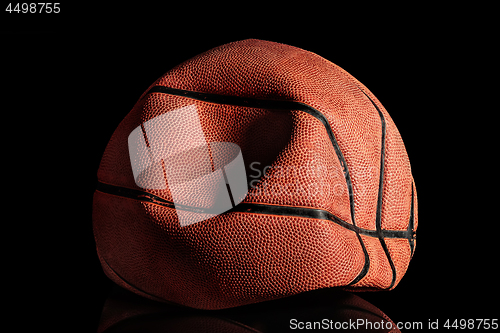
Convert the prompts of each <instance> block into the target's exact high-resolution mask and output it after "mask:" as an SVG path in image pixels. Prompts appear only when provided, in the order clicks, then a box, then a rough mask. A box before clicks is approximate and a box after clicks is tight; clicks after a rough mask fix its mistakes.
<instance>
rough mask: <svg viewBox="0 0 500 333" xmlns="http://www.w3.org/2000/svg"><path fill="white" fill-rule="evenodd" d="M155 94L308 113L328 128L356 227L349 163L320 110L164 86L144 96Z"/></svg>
mask: <svg viewBox="0 0 500 333" xmlns="http://www.w3.org/2000/svg"><path fill="white" fill-rule="evenodd" d="M155 92H156V93H164V94H169V95H175V96H183V97H186V98H191V99H196V100H199V101H204V102H208V103H217V104H227V105H235V106H244V107H254V108H265V109H291V110H299V111H303V112H306V113H308V114H310V115H312V116H313V117H315V118H316V119H318V120H319V121H321V123H322V124H323V126H324V127H325V128H326V131H327V133H328V136H329V138H330V141H331V142H332V144H333V149H334V150H335V153H336V154H337V157H338V159H339V162H340V166H341V167H342V171H343V173H344V177H345V179H346V182H347V187H348V190H349V201H350V207H351V218H352V223H353V224H354V225H356V221H355V218H354V195H353V187H352V181H351V176H350V174H349V169H348V168H347V163H346V161H345V158H344V155H343V154H342V151H341V150H340V147H339V144H338V142H337V139H336V138H335V136H334V135H333V130H332V128H331V126H330V123H329V122H328V119H326V117H325V116H324V115H323V114H322V113H321V112H319V111H318V110H316V109H315V108H313V107H312V106H309V105H307V104H304V103H301V102H296V101H282V100H271V99H256V98H246V97H239V96H228V95H217V94H208V93H199V92H195V91H188V90H181V89H174V88H169V87H164V86H154V87H152V88H151V89H150V90H149V91H148V92H147V93H146V94H145V95H144V97H146V96H147V95H148V94H150V93H155Z"/></svg>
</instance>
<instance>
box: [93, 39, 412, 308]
mask: <svg viewBox="0 0 500 333" xmlns="http://www.w3.org/2000/svg"><path fill="white" fill-rule="evenodd" d="M117 98H119V96H117ZM97 178H98V183H97V188H96V191H95V193H94V197H93V231H94V237H95V241H96V247H97V254H98V256H99V260H100V262H101V265H102V268H103V270H104V272H105V274H106V275H107V276H108V277H109V278H110V279H111V280H112V281H114V282H115V283H116V284H118V285H119V286H120V287H122V288H125V289H127V290H129V291H132V292H134V293H136V294H138V295H141V296H143V297H146V298H149V299H153V300H158V301H163V302H170V303H175V304H179V305H183V306H188V307H192V308H197V309H224V308H231V307H236V306H241V305H245V304H252V303H258V302H263V301H268V300H274V299H279V298H283V297H288V296H292V295H296V294H300V293H303V292H306V291H311V290H316V289H322V288H329V287H340V288H343V289H346V290H349V291H376V290H391V289H393V288H395V287H396V286H397V285H398V283H399V282H400V281H401V279H402V278H403V276H404V275H405V273H406V271H407V268H408V265H409V263H410V261H411V258H412V257H413V254H414V252H415V246H416V240H415V234H416V229H417V226H418V215H417V192H416V187H415V184H414V181H413V177H412V172H411V166H410V162H409V159H408V155H407V153H406V149H405V146H404V143H403V140H402V138H401V135H400V133H399V132H398V129H397V128H396V125H395V124H394V122H393V120H392V119H391V117H390V115H389V113H388V112H387V110H386V109H385V108H384V106H383V105H382V104H381V103H380V101H379V100H378V99H377V98H376V97H375V96H374V95H373V94H372V93H371V92H370V90H368V88H366V87H365V86H364V85H363V84H362V83H361V82H359V81H358V80H357V79H355V78H354V77H353V76H351V75H350V74H349V73H347V72H346V71H345V70H343V69H342V68H340V67H339V66H337V65H335V64H334V63H332V62H330V61H329V60H326V59H324V58H322V57H321V56H320V55H317V54H315V53H312V52H309V51H306V50H303V49H300V48H297V47H294V46H289V45H285V44H280V43H275V42H271V41H263V40H255V39H249V40H243V41H237V42H232V43H228V44H225V45H222V46H219V47H216V48H214V49H211V50H208V51H206V52H204V53H202V54H200V55H198V56H195V57H194V58H192V59H189V60H187V61H185V62H184V63H181V64H179V65H178V66H176V67H174V68H173V69H171V70H169V71H168V72H167V73H165V74H164V75H163V76H161V77H160V78H159V79H157V80H156V81H155V82H154V83H153V84H152V85H151V86H150V87H149V88H148V89H147V90H146V91H145V92H144V93H143V94H142V96H140V97H139V99H138V101H137V103H136V104H135V106H134V107H133V109H132V110H131V111H130V113H129V114H128V115H127V116H126V117H125V118H124V119H123V120H122V121H121V123H120V124H119V126H118V128H117V129H116V130H115V132H114V133H113V135H112V137H111V138H110V141H109V143H108V145H107V147H106V149H105V151H104V155H103V157H102V159H101V163H100V166H99V169H98V174H97Z"/></svg>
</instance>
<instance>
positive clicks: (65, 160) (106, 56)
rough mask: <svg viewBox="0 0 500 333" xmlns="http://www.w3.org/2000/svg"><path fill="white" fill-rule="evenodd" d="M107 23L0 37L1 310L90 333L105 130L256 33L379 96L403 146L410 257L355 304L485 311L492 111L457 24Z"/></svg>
mask: <svg viewBox="0 0 500 333" xmlns="http://www.w3.org/2000/svg"><path fill="white" fill-rule="evenodd" d="M143 10H144V11H145V12H152V13H153V12H157V10H156V9H151V10H149V9H143ZM264 12H265V11H264ZM312 12H313V13H317V12H322V11H321V10H318V11H315V10H313V11H312ZM120 13H121V12H119V11H118V12H116V11H112V10H110V11H109V12H108V14H107V15H108V16H106V15H105V14H104V12H103V13H101V14H99V15H97V14H96V17H95V18H94V17H93V16H92V15H91V14H92V12H91V11H89V10H87V11H82V13H81V14H82V15H83V14H85V15H87V16H85V15H84V16H77V19H75V20H74V21H73V20H72V19H71V15H70V14H71V13H70V14H68V17H69V19H68V20H67V21H63V22H62V23H61V24H60V25H58V24H55V23H53V24H52V25H48V26H46V25H43V24H42V25H38V26H37V25H35V26H32V25H23V24H18V25H15V26H10V28H9V29H8V30H9V31H11V33H9V34H5V33H2V36H1V37H2V44H3V50H4V51H3V53H4V55H5V56H6V57H4V61H3V63H2V73H3V75H2V79H3V80H5V82H7V85H6V89H5V88H4V90H3V92H2V97H3V98H2V100H3V108H2V109H3V112H2V114H3V115H4V122H3V125H4V128H6V129H8V131H7V130H6V131H4V140H3V146H2V148H3V153H4V154H5V155H4V156H5V157H6V161H7V165H8V169H9V172H7V173H5V175H7V177H6V178H5V181H6V182H5V185H4V186H5V187H4V188H5V189H6V190H7V191H8V192H9V193H11V195H10V196H9V198H8V199H9V202H12V204H9V205H8V208H9V209H11V210H14V211H15V215H14V216H15V218H14V219H8V222H9V223H5V230H4V235H7V236H4V237H7V238H12V239H14V240H16V242H15V244H16V245H15V246H12V247H10V249H11V251H7V252H5V253H7V254H8V255H6V264H7V265H8V266H7V267H12V269H11V270H9V272H16V274H10V275H8V278H9V282H8V284H7V285H8V286H11V285H12V286H16V287H12V288H14V289H15V290H23V293H22V294H23V295H24V296H23V297H21V299H20V300H21V303H22V304H21V305H20V307H14V306H13V307H12V308H13V309H30V311H32V312H34V313H35V314H41V317H42V318H41V319H42V320H43V323H46V324H43V325H42V324H41V322H37V325H39V326H43V327H51V328H52V330H51V331H58V330H59V329H61V331H65V332H67V331H73V332H74V331H82V332H84V331H85V332H93V331H95V329H96V328H97V323H98V320H99V317H100V314H101V311H102V307H103V304H104V300H105V298H106V297H107V296H108V293H109V291H110V287H111V283H110V282H109V280H108V279H107V278H106V277H105V276H104V274H103V272H102V270H101V268H100V264H99V261H98V259H97V255H96V252H95V243H94V240H93V234H92V225H91V213H92V193H93V191H94V189H95V186H96V181H97V178H96V173H97V168H98V165H99V162H100V158H101V156H102V153H103V151H104V149H105V146H106V144H107V142H108V140H109V138H110V137H111V135H112V133H113V131H114V129H115V128H116V127H117V125H118V123H119V122H120V121H121V120H122V119H123V117H124V116H125V115H126V114H127V113H128V112H129V111H130V110H131V108H132V106H133V105H134V103H135V102H136V101H137V100H138V98H139V97H140V95H141V94H142V93H143V92H144V91H145V90H146V89H147V88H148V87H149V85H150V84H151V83H152V82H153V81H154V80H156V79H157V78H158V77H160V76H161V75H162V74H163V73H164V72H166V71H167V70H169V69H171V68H172V67H173V66H175V65H177V64H178V63H180V62H182V61H184V60H186V59H188V58H190V57H192V56H194V55H196V54H198V53H201V52H203V51H206V50H208V49H210V48H212V47H215V46H218V45H221V44H224V43H227V42H231V41H235V40H241V39H246V38H258V39H265V40H272V41H275V42H281V43H285V44H290V45H294V46H298V47H301V48H303V49H306V50H309V51H312V52H315V53H317V54H319V55H321V56H323V57H324V58H326V59H329V60H330V61H332V62H334V63H336V64H337V65H339V66H341V67H342V68H344V69H345V70H347V71H348V72H349V73H351V74H352V75H353V76H354V77H356V78H357V79H358V80H360V81H361V82H362V83H364V84H365V85H366V86H367V87H368V88H369V89H370V90H371V91H372V92H373V93H374V94H375V95H376V96H377V98H378V99H379V100H380V101H381V102H382V104H383V105H384V106H385V107H386V109H387V110H388V112H389V113H390V115H391V117H392V118H393V120H394V122H395V123H396V125H397V127H398V129H399V131H400V133H401V135H402V137H403V140H404V142H405V146H406V148H407V151H408V155H409V157H410V161H411V164H412V172H413V176H414V179H415V184H416V188H417V192H418V199H419V201H418V214H419V227H418V231H417V240H416V248H415V255H414V258H413V260H412V262H411V263H410V266H409V269H408V271H407V273H406V275H405V277H404V278H403V280H402V281H401V283H400V284H399V285H398V286H397V287H396V289H395V290H393V291H383V292H376V293H371V292H370V293H360V294H357V295H358V296H360V297H361V298H363V299H365V300H366V301H368V302H370V303H371V304H373V305H374V306H376V307H377V308H379V309H380V310H382V311H383V312H384V313H385V314H387V315H388V316H389V317H390V318H391V319H392V320H393V321H395V322H401V321H420V322H423V323H424V327H425V325H427V323H428V322H429V320H431V321H435V320H436V319H439V324H440V325H442V324H444V322H445V320H446V319H452V320H454V319H480V318H482V319H487V318H495V316H496V317H498V305H497V299H498V286H497V283H498V278H497V276H496V275H497V274H496V266H497V265H498V254H497V253H498V247H497V246H496V244H497V239H496V238H497V236H496V232H495V231H496V227H495V223H497V221H496V218H495V217H494V216H496V214H491V213H492V212H493V210H494V209H495V207H496V204H495V203H494V202H493V198H496V197H495V196H496V194H495V192H494V191H495V190H496V189H497V186H496V185H494V183H493V182H494V180H495V179H496V176H495V174H496V172H497V168H496V167H495V164H496V162H495V159H494V157H495V154H494V152H496V151H497V149H496V148H495V146H494V145H496V142H497V141H498V140H497V139H495V133H496V131H491V130H489V129H488V127H487V126H488V123H492V122H496V120H493V118H491V117H492V115H493V114H496V113H495V112H493V110H495V106H494V104H493V102H492V96H495V92H494V91H493V90H492V89H491V88H489V87H490V86H491V84H490V83H489V81H488V80H489V77H491V76H493V74H491V68H492V67H491V65H490V62H489V61H488V58H487V55H488V54H489V53H490V52H489V50H488V48H489V46H488V45H489V44H488V43H483V42H482V41H481V39H480V37H481V36H483V37H484V35H481V36H479V37H477V36H478V35H476V37H474V38H472V36H471V35H470V34H467V33H466V32H467V31H469V30H468V28H467V27H464V26H463V25H462V22H458V21H457V22H455V21H453V20H451V21H450V23H448V24H443V23H442V17H441V16H439V15H437V14H428V13H427V14H422V15H427V16H425V17H426V20H425V21H422V20H421V19H419V18H414V19H411V18H408V17H406V16H405V17H402V18H395V17H392V18H391V20H389V19H387V20H382V19H380V18H378V17H372V15H371V13H370V11H367V13H365V15H364V16H363V17H359V16H358V14H359V12H357V11H352V12H343V13H344V14H343V15H339V14H337V15H334V13H330V14H331V15H330V14H327V13H323V14H322V15H320V16H315V15H313V14H311V13H307V14H305V13H303V12H302V11H300V10H299V11H298V12H297V13H296V14H291V13H288V14H286V15H278V16H273V15H271V14H262V15H260V14H259V15H253V16H252V15H248V16H245V17H235V16H231V15H219V16H209V17H205V19H204V20H200V18H201V16H200V15H198V16H190V15H187V14H186V15H184V16H183V15H180V14H179V13H175V12H173V11H172V10H170V11H166V12H165V13H166V15H165V17H163V18H162V19H156V18H155V19H153V18H151V19H149V20H147V21H144V20H142V21H138V20H136V19H137V17H142V16H141V15H142V11H141V12H139V13H135V12H134V11H131V12H130V13H129V12H127V13H128V14H127V15H121V14H120ZM167 13H168V15H167ZM159 16H161V15H159ZM106 17H110V20H109V22H108V20H106V19H105V18H106ZM303 17H308V18H309V19H308V20H306V21H304V19H303ZM420 17H421V16H420ZM340 18H342V20H340ZM23 22H24V21H23ZM311 22H312V23H311ZM422 22H426V23H425V26H426V27H427V29H421V27H422V24H423V23H422ZM148 23H150V24H151V26H150V25H148ZM153 25H154V27H153ZM193 27H195V28H196V30H193ZM360 27H361V28H362V29H361V30H360ZM429 27H430V28H429ZM450 27H453V28H450ZM354 28H357V30H356V29H354ZM4 31H5V30H4ZM12 31H15V33H12ZM23 31H24V32H23ZM471 50H474V52H472V51H471ZM490 51H491V50H490ZM496 108H498V106H496ZM11 182H13V183H12V184H11ZM492 191H493V192H492ZM12 199H13V200H12ZM18 284H20V285H21V286H22V287H21V288H19V287H17V285H18ZM313 297H318V299H322V300H323V299H324V296H321V293H315V294H314V296H313ZM332 304H333V302H332ZM31 309H36V311H34V310H31ZM46 312H47V313H46ZM22 313H24V312H22ZM29 313H31V312H29ZM30 316H31V314H30ZM256 316H260V314H259V313H256ZM31 321H32V320H31ZM441 328H442V327H441Z"/></svg>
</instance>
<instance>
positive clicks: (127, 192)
mask: <svg viewBox="0 0 500 333" xmlns="http://www.w3.org/2000/svg"><path fill="white" fill-rule="evenodd" d="M97 191H99V192H102V193H106V194H110V195H116V196H118V197H123V198H128V199H132V200H137V201H142V202H147V203H151V204H156V205H159V206H162V207H165V208H171V209H179V210H184V209H186V210H189V211H196V210H199V209H197V208H196V207H189V206H180V207H178V205H177V204H174V203H173V202H171V201H167V200H165V199H163V198H160V197H158V196H156V195H154V194H151V193H147V192H143V191H141V190H134V189H130V188H125V187H120V186H115V185H110V184H106V183H102V182H98V183H97ZM225 213H250V214H262V215H276V216H293V217H302V218H312V219H320V220H329V221H332V222H335V223H336V224H338V225H340V226H341V227H343V228H345V229H348V230H351V231H354V232H356V233H359V234H362V235H367V236H370V237H378V233H377V231H376V230H370V229H363V228H360V227H358V226H354V225H352V224H350V223H348V222H346V221H344V220H342V219H341V218H339V217H338V216H336V215H334V214H332V213H330V212H329V211H326V210H323V209H320V208H308V207H295V206H280V205H267V204H255V203H240V204H239V205H237V206H235V207H234V208H232V209H230V210H228V211H226V212H225ZM382 233H383V234H384V237H386V238H403V239H407V238H408V236H407V231H406V230H382Z"/></svg>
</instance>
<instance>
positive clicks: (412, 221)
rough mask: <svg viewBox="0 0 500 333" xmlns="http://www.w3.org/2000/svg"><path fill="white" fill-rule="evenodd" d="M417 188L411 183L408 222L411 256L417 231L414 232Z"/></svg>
mask: <svg viewBox="0 0 500 333" xmlns="http://www.w3.org/2000/svg"><path fill="white" fill-rule="evenodd" d="M414 195H415V190H414V188H413V183H412V184H411V207H410V221H409V222H408V230H407V235H408V243H409V244H410V257H413V251H414V248H415V233H414V232H413V227H414V224H415V215H414V214H415V207H414V205H415V201H414V200H415V197H414Z"/></svg>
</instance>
